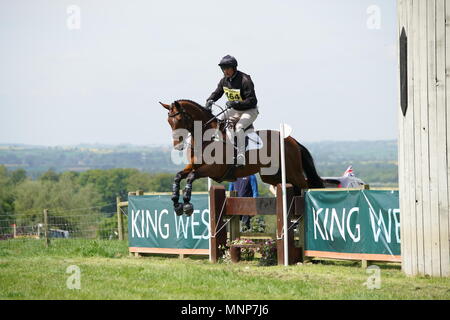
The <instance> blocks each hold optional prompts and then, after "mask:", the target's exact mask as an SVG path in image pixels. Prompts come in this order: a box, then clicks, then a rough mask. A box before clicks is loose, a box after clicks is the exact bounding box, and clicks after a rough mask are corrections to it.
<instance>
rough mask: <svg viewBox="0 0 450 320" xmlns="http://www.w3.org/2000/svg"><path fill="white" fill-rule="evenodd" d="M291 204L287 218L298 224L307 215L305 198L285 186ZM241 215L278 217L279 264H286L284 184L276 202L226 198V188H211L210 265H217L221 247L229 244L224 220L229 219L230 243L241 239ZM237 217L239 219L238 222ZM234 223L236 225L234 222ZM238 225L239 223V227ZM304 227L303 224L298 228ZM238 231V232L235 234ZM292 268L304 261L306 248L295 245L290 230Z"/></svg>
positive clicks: (278, 188) (261, 199)
mask: <svg viewBox="0 0 450 320" xmlns="http://www.w3.org/2000/svg"><path fill="white" fill-rule="evenodd" d="M286 196H287V203H288V210H289V212H288V216H289V219H288V220H289V222H290V226H292V222H291V220H298V219H299V218H300V217H301V216H303V214H304V198H303V196H294V188H293V186H292V185H290V184H287V185H286ZM240 215H249V216H256V215H276V216H277V233H276V242H277V259H278V264H280V265H283V264H284V242H283V202H282V189H281V184H279V185H278V186H277V196H276V198H239V197H226V193H225V187H223V186H212V187H211V189H210V225H211V244H210V245H211V261H212V262H214V263H216V262H217V261H218V260H219V258H220V252H221V251H220V249H219V248H220V246H224V245H225V244H226V242H227V231H226V228H225V225H226V223H228V222H225V218H227V219H230V222H231V223H230V238H231V239H230V240H235V239H239V237H240V236H239V232H238V230H239V219H238V216H240ZM235 217H236V218H235ZM233 220H234V223H233V222H232V221H233ZM236 222H237V223H236ZM299 225H300V226H301V227H302V224H299ZM236 229H237V230H236ZM288 249H289V250H288V252H289V257H288V261H289V264H294V263H296V262H298V261H302V260H303V257H302V255H303V248H297V247H295V244H294V229H293V228H289V230H288Z"/></svg>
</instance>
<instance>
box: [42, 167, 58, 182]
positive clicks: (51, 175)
mask: <svg viewBox="0 0 450 320" xmlns="http://www.w3.org/2000/svg"><path fill="white" fill-rule="evenodd" d="M39 180H40V181H52V182H57V181H58V180H59V174H58V173H56V172H55V171H53V170H52V169H49V170H47V171H46V172H44V173H43V174H42V175H41V176H40V177H39Z"/></svg>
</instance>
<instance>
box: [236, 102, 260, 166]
mask: <svg viewBox="0 0 450 320" xmlns="http://www.w3.org/2000/svg"><path fill="white" fill-rule="evenodd" d="M239 113H241V115H240V118H239V121H238V122H237V123H236V126H235V129H236V132H235V134H236V137H237V156H236V160H237V165H239V166H242V165H245V132H244V130H245V129H246V128H247V127H248V126H250V125H251V124H252V123H253V122H254V121H255V120H256V118H257V117H258V113H259V112H258V109H257V108H254V109H249V110H244V111H241V112H239Z"/></svg>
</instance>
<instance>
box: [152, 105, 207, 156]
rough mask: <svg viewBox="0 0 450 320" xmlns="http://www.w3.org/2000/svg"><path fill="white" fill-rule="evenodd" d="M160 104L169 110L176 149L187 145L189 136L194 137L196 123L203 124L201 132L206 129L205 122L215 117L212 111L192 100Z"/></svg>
mask: <svg viewBox="0 0 450 320" xmlns="http://www.w3.org/2000/svg"><path fill="white" fill-rule="evenodd" d="M160 104H161V105H162V106H163V107H164V108H165V109H167V110H168V111H169V113H168V115H167V121H168V122H169V125H170V128H171V129H172V140H173V147H174V148H175V149H176V150H183V149H184V148H185V147H186V145H187V141H186V140H187V139H188V138H189V136H191V138H192V136H193V134H194V126H195V125H200V126H201V128H200V132H201V131H203V129H205V128H203V124H204V123H206V122H207V121H208V120H210V119H211V118H213V117H214V116H213V115H212V113H211V111H209V110H206V109H205V108H204V107H202V106H201V105H199V104H198V103H196V102H194V101H191V100H177V101H175V102H174V103H172V104H171V105H168V104H164V103H162V102H160ZM212 123H215V122H214V121H212ZM210 126H211V124H208V127H210Z"/></svg>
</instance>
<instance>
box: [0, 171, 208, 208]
mask: <svg viewBox="0 0 450 320" xmlns="http://www.w3.org/2000/svg"><path fill="white" fill-rule="evenodd" d="M173 178H174V176H173V174H171V173H159V174H153V173H147V172H141V171H139V170H137V169H109V170H99V169H95V170H87V171H84V172H73V171H65V172H62V173H58V172H55V171H53V170H48V171H46V172H45V173H43V174H42V175H40V176H39V177H38V178H37V179H31V178H30V177H28V176H27V173H26V171H25V170H24V169H17V170H13V171H10V170H8V169H7V168H6V167H5V166H0V214H6V213H14V212H21V213H24V212H25V213H26V212H32V211H37V210H41V209H44V208H52V209H54V210H57V211H65V210H71V209H75V208H80V207H94V206H96V207H99V206H100V209H99V210H98V211H99V212H103V213H106V214H108V213H113V212H115V210H116V209H115V208H116V206H115V203H116V197H117V196H120V197H121V198H122V199H126V198H127V195H128V192H129V191H135V190H144V191H151V192H167V191H170V190H172V183H173ZM182 186H183V184H182ZM193 190H194V191H206V190H207V180H206V179H200V180H197V181H195V182H194V184H193Z"/></svg>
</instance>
